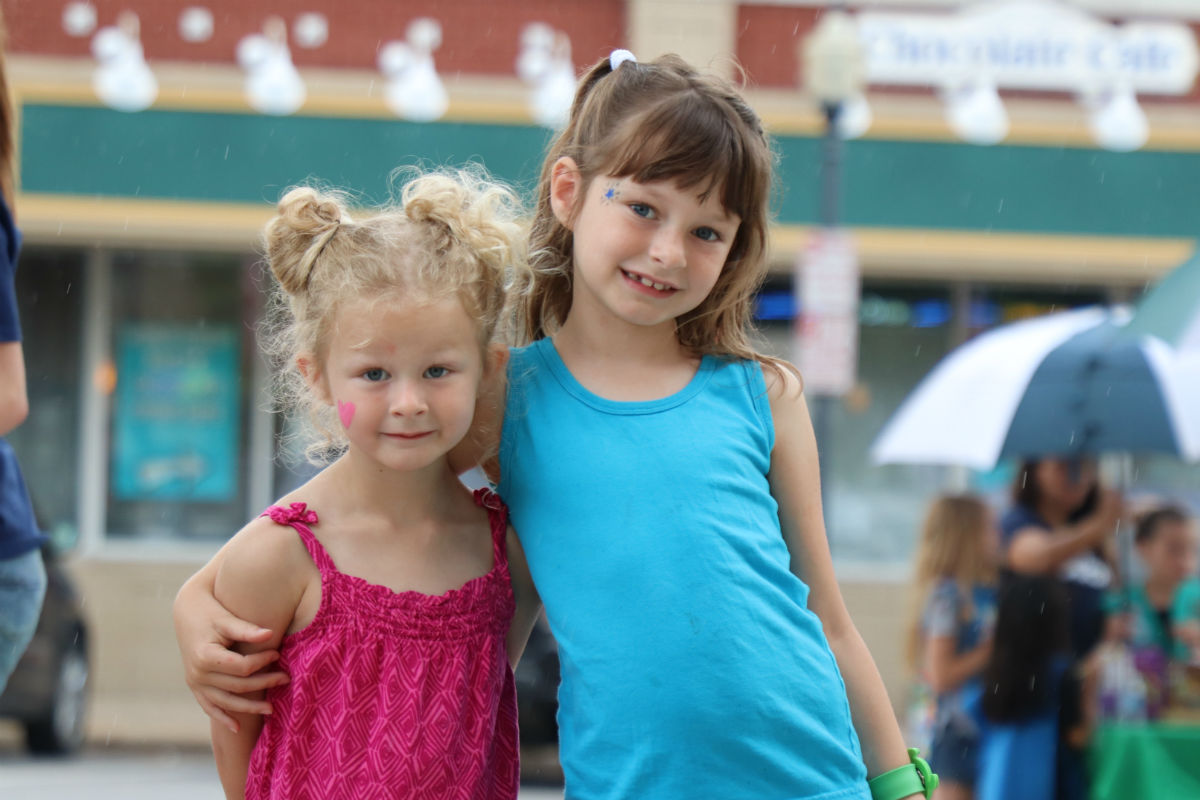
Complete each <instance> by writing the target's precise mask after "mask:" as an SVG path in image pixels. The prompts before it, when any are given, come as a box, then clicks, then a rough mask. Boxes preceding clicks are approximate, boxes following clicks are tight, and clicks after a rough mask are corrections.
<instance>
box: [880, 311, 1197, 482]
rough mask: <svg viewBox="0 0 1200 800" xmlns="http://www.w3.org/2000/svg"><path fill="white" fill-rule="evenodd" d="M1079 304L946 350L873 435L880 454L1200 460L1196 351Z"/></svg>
mask: <svg viewBox="0 0 1200 800" xmlns="http://www.w3.org/2000/svg"><path fill="white" fill-rule="evenodd" d="M1129 318H1130V315H1129V312H1128V311H1124V310H1113V309H1106V308H1096V307H1093V308H1085V309H1079V310H1076V311H1065V312H1060V313H1056V314H1049V315H1047V316H1044V317H1038V318H1036V319H1031V320H1025V321H1022V322H1016V323H1012V324H1009V325H1005V326H1003V327H1000V328H997V329H995V330H993V331H990V332H988V333H985V334H982V335H980V336H978V337H976V338H974V339H972V340H971V341H969V342H967V343H966V344H964V345H962V346H961V347H959V348H957V349H955V350H954V351H952V352H951V353H950V354H949V355H947V356H946V357H945V358H944V359H943V360H942V361H941V363H939V364H938V365H937V366H936V367H935V368H934V369H933V370H932V371H931V372H930V373H929V375H928V376H926V377H925V379H924V380H923V381H922V382H921V383H920V384H919V385H918V386H917V388H916V389H914V390H913V392H912V393H911V394H910V395H909V397H908V398H907V399H906V400H905V401H904V403H903V404H902V405H901V406H900V408H899V409H898V410H897V411H896V413H895V414H894V415H893V416H892V418H891V419H890V420H889V421H888V423H887V425H886V426H885V427H884V429H883V431H882V432H881V433H880V435H879V437H878V438H877V439H876V441H875V443H874V445H873V446H872V451H871V454H872V457H873V459H874V460H875V461H876V462H877V463H909V464H959V465H964V466H969V467H973V468H975V469H990V468H991V467H993V466H995V464H996V463H997V461H999V460H1000V459H1003V458H1008V457H1019V458H1026V457H1038V456H1063V457H1079V456H1095V455H1100V454H1103V453H1126V454H1129V453H1132V454H1137V453H1147V452H1162V453H1171V454H1174V455H1176V456H1178V457H1179V458H1182V459H1184V460H1186V461H1195V460H1200V357H1196V358H1192V357H1187V356H1184V355H1182V354H1181V353H1179V352H1177V351H1175V350H1174V349H1173V348H1172V347H1170V346H1169V345H1168V344H1166V343H1165V342H1164V341H1163V340H1161V339H1159V338H1156V337H1155V336H1148V335H1143V334H1139V333H1137V331H1135V330H1131V329H1130V327H1129Z"/></svg>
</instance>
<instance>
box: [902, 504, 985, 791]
mask: <svg viewBox="0 0 1200 800" xmlns="http://www.w3.org/2000/svg"><path fill="white" fill-rule="evenodd" d="M996 550H997V534H996V520H995V517H994V515H993V514H992V511H991V509H990V508H988V506H987V505H986V504H985V503H984V502H983V501H982V500H980V499H979V498H977V497H974V496H972V495H944V496H941V497H938V498H936V499H935V500H934V501H933V502H932V503H931V504H930V506H929V510H928V512H927V513H926V516H925V524H924V526H923V528H922V532H921V541H920V544H919V545H918V550H917V567H916V575H915V576H914V581H913V584H914V585H913V589H914V591H913V599H914V605H913V614H912V622H911V623H910V625H909V635H908V654H909V660H910V663H911V664H912V666H913V668H914V670H915V671H916V672H918V673H919V674H920V676H921V678H922V680H924V681H925V682H926V683H927V684H928V685H929V688H930V689H931V690H932V692H933V693H934V696H935V698H936V700H935V703H936V708H935V710H934V713H933V729H932V734H933V742H932V746H931V748H930V751H929V763H930V766H932V767H933V769H935V770H936V771H937V773H938V776H939V778H940V779H941V782H940V784H939V785H938V789H937V793H936V795H935V797H937V798H938V800H969V798H971V797H972V795H973V792H974V785H975V773H976V762H977V761H978V750H979V725H978V724H977V722H976V720H975V719H974V717H973V716H972V714H971V711H970V708H971V705H972V703H973V702H974V703H977V702H978V696H979V692H980V687H981V684H980V674H981V673H982V672H983V668H984V666H985V665H986V664H987V662H988V658H989V657H990V656H991V652H992V642H991V635H992V624H993V622H994V619H995V611H996V556H997V553H996Z"/></svg>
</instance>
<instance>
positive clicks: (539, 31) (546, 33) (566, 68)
mask: <svg viewBox="0 0 1200 800" xmlns="http://www.w3.org/2000/svg"><path fill="white" fill-rule="evenodd" d="M516 69H517V76H518V77H520V78H521V80H522V81H524V82H525V83H526V84H528V85H529V86H530V88H531V91H530V94H529V111H530V114H531V115H532V116H533V119H534V121H535V122H537V124H539V125H542V126H544V127H547V128H551V129H554V130H559V129H561V128H562V127H564V126H565V125H566V124H567V118H568V116H569V115H570V112H571V103H572V102H574V100H575V62H574V61H572V60H571V39H570V37H568V36H567V34H565V33H563V32H562V31H556V30H554V29H553V28H551V27H550V26H549V25H546V24H544V23H541V22H533V23H530V24H529V25H526V26H525V28H524V30H522V31H521V50H520V52H519V53H518V55H517V64H516Z"/></svg>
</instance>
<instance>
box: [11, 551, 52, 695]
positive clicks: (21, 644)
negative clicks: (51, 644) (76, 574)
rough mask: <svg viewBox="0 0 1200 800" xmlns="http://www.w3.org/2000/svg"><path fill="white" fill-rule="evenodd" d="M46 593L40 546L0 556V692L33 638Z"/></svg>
mask: <svg viewBox="0 0 1200 800" xmlns="http://www.w3.org/2000/svg"><path fill="white" fill-rule="evenodd" d="M45 595H46V567H45V565H44V564H42V553H41V551H40V550H37V549H33V550H30V551H29V552H28V553H24V554H22V555H19V556H15V557H13V558H6V559H2V560H0V692H3V691H4V685H5V684H6V683H8V676H9V675H11V674H12V671H13V668H14V667H16V666H17V662H18V661H19V660H20V659H21V654H22V653H24V652H25V648H26V647H27V646H28V645H29V640H30V639H32V638H33V632H34V631H35V630H36V629H37V624H38V617H39V616H40V615H41V612H42V598H44V597H45Z"/></svg>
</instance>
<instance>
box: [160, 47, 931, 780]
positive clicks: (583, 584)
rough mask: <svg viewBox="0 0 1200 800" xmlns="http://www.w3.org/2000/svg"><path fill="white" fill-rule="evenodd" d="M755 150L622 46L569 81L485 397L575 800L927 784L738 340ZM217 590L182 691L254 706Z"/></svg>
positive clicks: (763, 238) (777, 409)
mask: <svg viewBox="0 0 1200 800" xmlns="http://www.w3.org/2000/svg"><path fill="white" fill-rule="evenodd" d="M772 161H773V158H772V154H771V150H770V146H769V144H768V141H767V138H766V135H765V133H764V131H763V128H762V125H761V123H760V121H759V119H758V117H757V116H756V115H755V114H754V112H753V111H752V110H751V109H750V108H749V107H748V106H747V105H746V103H745V101H744V100H743V99H742V97H741V96H740V95H739V94H738V92H737V90H736V89H735V88H734V87H733V86H732V85H730V84H729V83H727V82H725V81H723V80H720V79H718V78H715V77H710V76H705V75H701V74H699V73H697V72H696V71H695V70H693V69H692V68H691V67H689V66H688V65H687V64H685V63H684V62H683V61H682V60H680V59H679V58H677V57H674V56H664V57H662V58H660V59H657V60H656V61H654V62H651V63H648V64H640V63H637V62H636V60H634V59H633V57H632V55H631V54H629V53H628V52H626V51H617V52H614V53H613V55H612V56H611V58H609V59H605V60H604V61H602V62H600V63H599V64H597V65H596V66H594V67H593V68H592V69H591V70H589V71H588V72H587V74H585V75H584V76H583V78H582V80H581V82H580V86H579V89H578V92H577V94H576V97H575V101H574V104H573V106H572V111H571V117H570V120H569V122H568V124H567V126H566V128H565V129H564V131H563V132H562V133H561V134H560V135H559V136H558V138H557V139H556V140H555V141H554V142H553V143H552V144H551V146H550V151H549V153H548V155H547V158H546V161H545V164H544V166H543V170H542V178H541V183H540V187H539V193H538V207H537V211H536V216H535V218H534V221H533V226H532V233H531V243H530V245H531V246H530V252H531V254H532V261H533V267H534V272H535V281H534V286H533V289H532V291H531V293H530V294H529V295H528V296H527V302H526V304H525V308H524V323H525V331H526V334H527V336H528V338H529V339H530V340H532V344H529V345H528V346H526V347H521V348H517V349H515V350H513V351H512V360H511V363H510V366H509V370H508V389H507V397H506V401H500V399H499V398H497V402H496V407H494V408H492V407H489V408H491V410H494V411H495V412H497V415H502V416H503V423H502V428H501V431H502V432H501V436H500V440H499V458H498V459H497V461H498V464H494V465H493V466H494V468H495V469H494V471H493V476H494V477H498V479H499V492H500V495H501V496H502V497H504V499H505V501H506V502H507V503H508V504H509V507H510V508H511V509H512V512H513V519H514V522H515V524H516V527H517V528H518V530H520V534H521V537H522V538H521V543H522V545H523V546H524V549H525V553H526V554H527V556H528V558H529V565H530V569H531V571H532V573H533V576H534V579H535V583H536V585H537V588H538V591H539V593H540V595H541V597H542V599H543V600H544V601H545V604H546V613H547V617H548V620H549V623H550V627H551V629H552V630H553V632H554V635H555V637H556V639H557V640H558V644H559V650H560V657H561V662H562V685H561V687H560V690H559V701H560V709H559V723H560V724H559V731H560V739H559V756H560V760H561V762H562V765H563V770H564V773H565V779H566V789H565V791H566V795H567V796H568V797H571V798H573V799H574V798H579V800H594V799H596V798H612V799H613V800H617V799H618V798H620V799H621V800H624V799H625V798H638V800H678V798H683V797H696V796H704V797H722V798H724V797H730V798H734V797H754V798H761V799H762V800H768V799H769V798H779V799H780V800H782V798H789V800H800V799H801V798H809V799H811V800H816V799H817V798H820V800H867V799H868V798H871V797H872V795H873V796H874V800H900V798H906V797H915V796H920V795H928V794H929V793H931V792H932V791H933V789H934V787H935V786H936V778H935V777H934V776H932V775H931V774H930V773H929V768H928V765H927V764H925V763H924V761H923V760H921V759H918V758H916V756H915V755H914V754H913V753H908V752H906V750H905V747H904V744H903V739H902V738H901V734H900V729H899V726H898V725H897V723H896V719H895V716H894V713H893V712H892V708H891V703H890V702H889V699H888V696H887V693H886V691H885V690H884V686H883V681H882V680H881V679H880V677H879V673H878V671H877V670H876V668H875V665H874V662H873V661H872V659H871V656H870V653H869V652H868V651H867V648H866V646H865V645H864V643H863V641H862V638H861V637H860V636H859V634H858V632H857V630H856V629H855V627H854V624H853V622H852V621H851V620H850V618H849V615H848V613H847V611H846V607H845V604H844V602H843V600H842V597H841V594H840V592H839V590H838V585H837V581H836V578H835V576H834V571H833V564H832V561H831V559H830V554H829V547H828V544H827V541H826V538H825V528H824V523H823V519H822V513H821V499H820V497H821V496H820V476H819V473H818V462H817V452H816V444H815V441H814V437H813V431H812V425H811V422H810V420H809V415H808V411H807V407H806V404H805V399H804V395H803V393H802V386H801V382H800V379H799V376H798V375H797V374H796V372H795V370H794V369H793V368H792V367H790V366H789V365H787V364H784V363H782V362H780V361H777V360H776V359H772V358H769V357H766V356H763V355H761V354H759V353H757V352H755V351H754V349H753V348H752V346H751V344H750V339H749V334H748V326H749V323H750V321H751V310H752V307H753V298H754V295H755V291H756V289H757V287H758V286H759V284H760V282H761V281H762V279H763V277H764V275H765V273H766V267H767V261H766V258H765V249H766V243H767V225H768V200H769V197H770V182H771V170H772ZM488 429H489V426H485V428H484V430H488ZM487 443H488V442H487V441H486V437H484V439H483V441H481V442H479V444H481V445H484V447H482V448H477V449H476V450H475V451H474V452H473V453H468V452H465V451H464V453H463V467H464V468H466V467H467V466H469V465H470V464H471V463H472V462H473V461H474V458H473V457H472V456H478V455H481V454H482V452H481V450H486V444H487ZM493 443H494V442H493ZM496 470H498V473H499V474H498V475H496V474H495V471H496ZM210 575H211V567H210V568H206V569H205V570H203V571H202V572H201V573H199V574H198V575H197V576H195V577H194V578H193V579H192V580H191V581H189V584H188V585H187V586H185V587H184V589H183V590H182V591H181V593H180V596H179V599H178V600H177V602H176V609H177V615H176V619H177V622H178V624H179V630H180V637H181V640H182V642H183V650H184V653H185V656H186V661H187V662H188V664H187V666H188V675H189V684H190V685H191V686H192V687H193V690H194V691H196V692H197V694H198V696H201V697H202V698H203V699H204V700H203V701H204V702H205V703H207V704H209V705H210V706H211V705H221V706H224V707H243V708H247V709H248V710H263V709H262V706H260V705H254V704H248V705H246V706H242V705H241V704H242V703H244V702H245V701H244V699H243V698H238V697H233V696H232V695H230V694H229V691H228V690H233V691H244V690H246V689H252V688H257V687H259V686H262V685H268V684H270V683H273V682H274V681H276V680H278V679H279V678H278V676H277V675H276V674H274V673H272V674H268V675H261V676H256V677H252V678H249V679H243V678H239V677H236V676H235V675H231V674H228V673H241V674H248V672H249V671H253V670H254V669H258V668H259V667H260V666H262V664H263V663H264V662H265V659H260V660H250V661H245V662H238V661H237V659H234V658H231V657H230V656H229V654H228V653H227V652H226V651H225V650H224V647H223V646H224V644H225V643H226V642H227V641H228V640H229V639H230V638H244V637H247V636H251V635H256V636H261V635H262V634H261V633H257V634H256V633H255V632H254V631H252V630H250V629H248V627H247V626H245V625H244V624H242V623H240V622H238V621H237V620H234V619H231V618H230V617H229V615H228V613H227V612H226V611H223V610H222V609H220V608H219V607H217V606H216V605H215V604H214V603H213V602H212V598H211V596H210V595H211V590H210V589H209V588H208V587H209V585H210V582H211V577H210ZM860 737H861V740H860ZM868 777H870V778H871V783H870V785H868Z"/></svg>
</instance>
